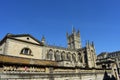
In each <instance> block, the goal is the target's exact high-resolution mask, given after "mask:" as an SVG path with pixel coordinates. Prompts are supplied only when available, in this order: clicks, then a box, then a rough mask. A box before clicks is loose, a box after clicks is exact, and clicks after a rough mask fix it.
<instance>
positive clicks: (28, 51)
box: [20, 48, 32, 55]
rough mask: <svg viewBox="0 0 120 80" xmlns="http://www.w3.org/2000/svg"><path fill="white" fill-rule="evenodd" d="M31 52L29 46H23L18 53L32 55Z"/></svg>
mask: <svg viewBox="0 0 120 80" xmlns="http://www.w3.org/2000/svg"><path fill="white" fill-rule="evenodd" d="M31 53H32V51H31V50H30V49H29V48H23V49H22V50H21V53H20V54H24V55H32V54H31Z"/></svg>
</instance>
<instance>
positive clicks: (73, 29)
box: [72, 25, 76, 33]
mask: <svg viewBox="0 0 120 80" xmlns="http://www.w3.org/2000/svg"><path fill="white" fill-rule="evenodd" d="M75 32H76V31H75V28H74V26H73V25H72V33H75Z"/></svg>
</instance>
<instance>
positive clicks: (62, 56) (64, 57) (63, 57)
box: [61, 52, 66, 60]
mask: <svg viewBox="0 0 120 80" xmlns="http://www.w3.org/2000/svg"><path fill="white" fill-rule="evenodd" d="M61 59H62V60H66V55H65V52H62V53H61Z"/></svg>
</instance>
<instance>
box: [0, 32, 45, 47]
mask: <svg viewBox="0 0 120 80" xmlns="http://www.w3.org/2000/svg"><path fill="white" fill-rule="evenodd" d="M7 38H10V39H15V40H19V41H24V42H29V43H33V44H38V45H43V44H42V42H40V41H39V40H37V39H36V38H34V37H33V36H31V35H29V34H17V35H14V34H10V33H8V34H7V35H6V36H5V37H4V39H3V40H2V42H4V40H6V39H7Z"/></svg>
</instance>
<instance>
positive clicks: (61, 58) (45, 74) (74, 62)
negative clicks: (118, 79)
mask: <svg viewBox="0 0 120 80" xmlns="http://www.w3.org/2000/svg"><path fill="white" fill-rule="evenodd" d="M66 35H67V41H68V47H67V48H64V47H60V46H51V45H48V44H46V42H45V41H46V40H45V37H42V39H41V41H40V40H37V39H36V38H34V37H33V36H32V35H30V34H18V35H14V34H7V35H6V36H5V37H4V38H3V39H2V40H1V41H0V79H4V80H28V79H29V80H102V79H103V76H104V70H103V69H102V68H101V69H100V68H99V69H98V68H97V65H96V53H95V47H94V43H93V42H92V43H89V42H87V43H86V46H85V47H82V45H81V39H80V32H79V31H77V32H76V31H75V29H73V31H72V33H71V34H68V33H67V34H66ZM106 71H107V73H108V74H109V75H111V72H112V71H111V70H110V69H108V70H106Z"/></svg>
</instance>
